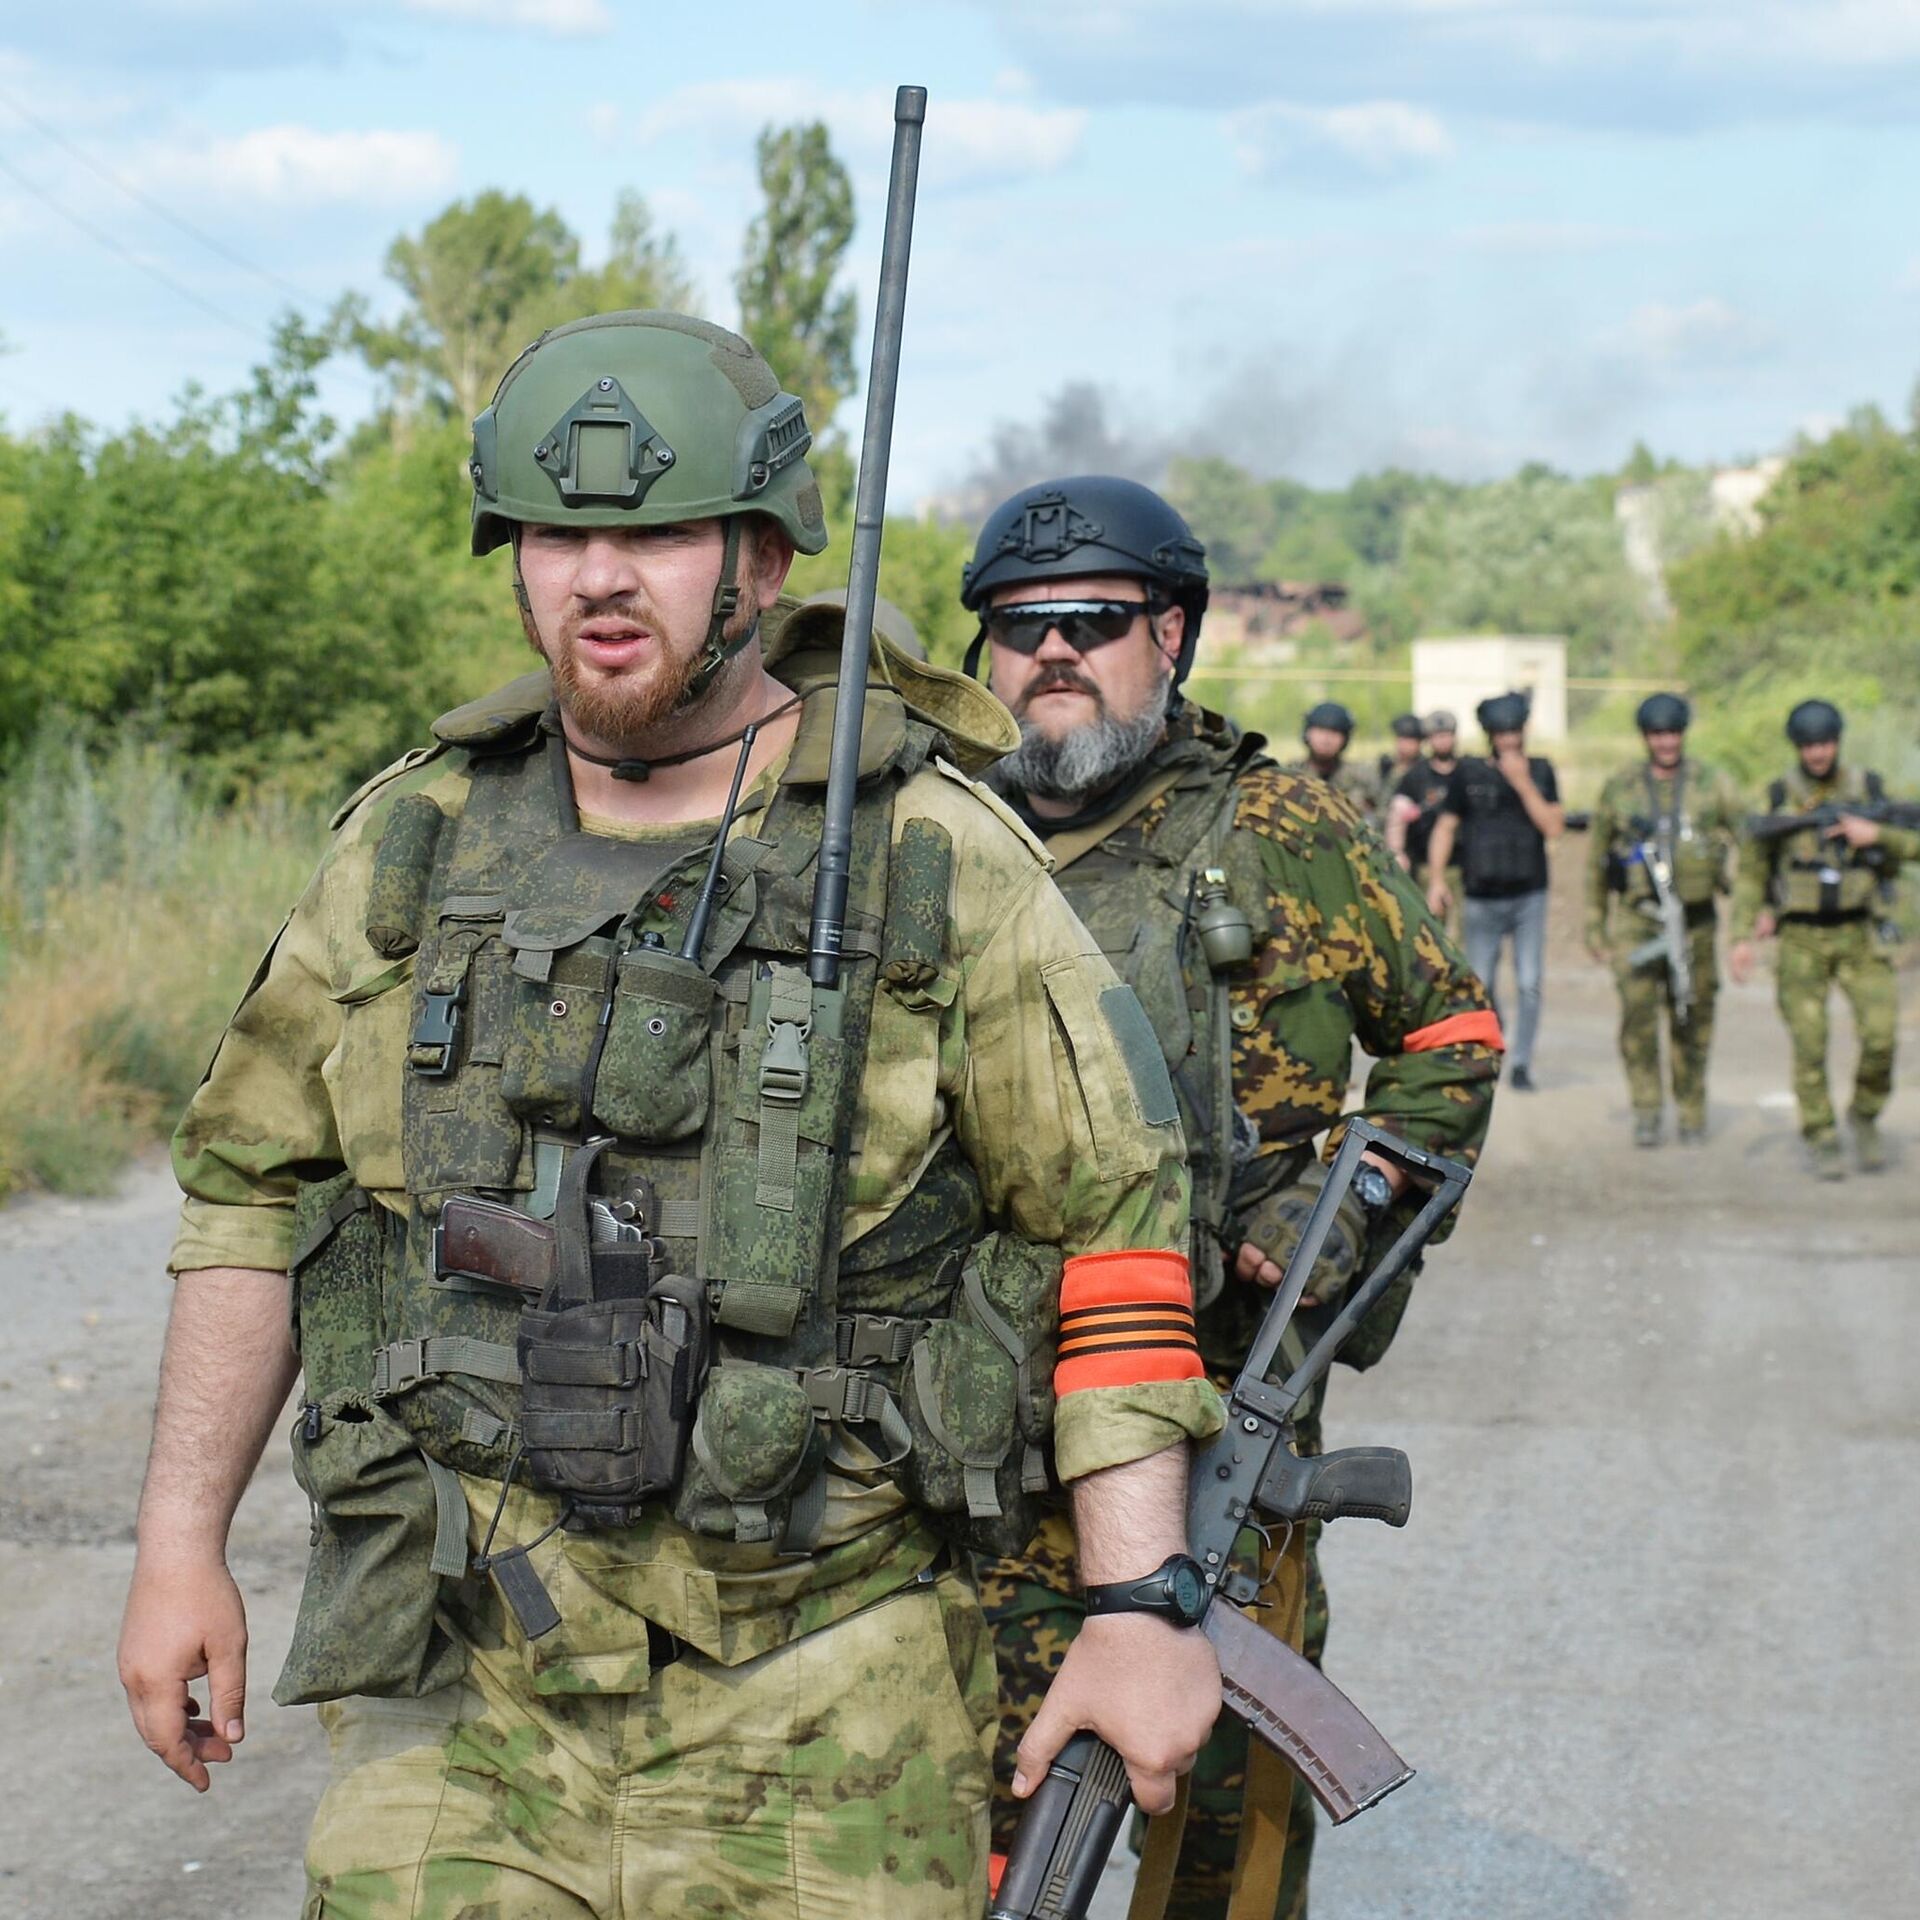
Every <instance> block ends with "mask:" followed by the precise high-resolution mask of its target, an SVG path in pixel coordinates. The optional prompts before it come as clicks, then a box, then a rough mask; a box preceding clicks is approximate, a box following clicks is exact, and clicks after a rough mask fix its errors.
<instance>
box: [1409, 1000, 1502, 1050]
mask: <svg viewBox="0 0 1920 1920" xmlns="http://www.w3.org/2000/svg"><path fill="white" fill-rule="evenodd" d="M1475 1044H1478V1045H1480V1046H1487V1047H1492V1048H1493V1049H1494V1050H1495V1051H1496V1052H1499V1053H1504V1052H1506V1050H1507V1037H1506V1035H1505V1034H1503V1033H1502V1032H1501V1031H1500V1016H1499V1015H1498V1014H1497V1013H1495V1012H1494V1010H1493V1009H1492V1008H1491V1007H1482V1008H1480V1009H1479V1010H1478V1011H1477V1012H1474V1013H1453V1014H1449V1015H1448V1016H1447V1017H1446V1019H1444V1020H1436V1021H1435V1022H1434V1023H1433V1025H1432V1026H1430V1027H1418V1028H1416V1029H1415V1030H1414V1031H1413V1032H1412V1033H1410V1034H1408V1035H1407V1037H1406V1038H1405V1039H1404V1040H1402V1041H1401V1042H1400V1051H1401V1052H1402V1053H1431V1052H1432V1051H1433V1050H1434V1048H1435V1047H1470V1046H1473V1045H1475Z"/></svg>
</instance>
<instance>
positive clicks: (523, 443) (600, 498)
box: [467, 311, 827, 697]
mask: <svg viewBox="0 0 1920 1920" xmlns="http://www.w3.org/2000/svg"><path fill="white" fill-rule="evenodd" d="M812 444H813V435H812V433H811V432H810V431H809V429H808V426H807V420H806V411H805V409H804V408H803V407H802V405H801V403H800V401H799V400H798V399H796V398H795V397H794V396H793V395H792V394H790V393H784V392H782V391H781V387H780V382H779V380H778V379H776V378H775V376H774V372H773V369H772V368H771V367H770V366H768V365H767V363H766V362H765V361H764V360H763V359H761V357H760V356H759V354H757V353H756V352H755V351H754V350H753V348H752V347H750V346H749V345H748V344H747V342H746V341H744V340H742V339H741V338H740V336H739V335H738V334H734V333H729V332H728V331H727V330H726V329H725V328H724V327H716V326H713V325H712V324H711V323H709V322H708V321H705V320H693V319H689V318H688V317H687V316H686V315H684V314H678V313H653V312H637V311H636V312H625V313H597V314H593V315H591V316H590V317H589V318H587V319H584V320H573V321H569V322H568V324H567V325H565V326H563V327H555V328H553V329H552V330H551V331H549V332H547V333H543V334H542V335H541V336H540V338H539V339H538V340H536V341H535V342H534V343H533V345H532V346H530V347H528V348H527V350H526V351H525V352H524V353H522V354H521V356H520V357H519V359H517V360H516V361H515V362H514V363H513V365H512V366H510V367H509V368H508V369H507V371H506V373H505V375H504V376H503V377H502V378H501V381H500V385H499V387H498V388H497V389H496V390H495V392H494V396H493V404H492V405H491V406H489V407H488V408H487V410H486V411H485V412H484V413H482V414H481V415H480V417H479V418H478V419H477V420H475V421H474V423H473V454H472V458H471V459H470V461H469V462H468V467H467V471H468V473H469V474H470V475H471V476H472V480H473V551H474V552H475V553H476V554H482V553H491V552H492V551H493V549H494V548H495V547H498V546H502V545H504V544H506V542H508V541H509V540H512V539H513V538H514V530H515V528H516V527H517V526H522V525H526V524H528V523H530V522H531V523H534V524H537V525H541V526H571V527H660V526H672V525H675V524H676V523H679V522H682V521H687V520H724V521H725V522H726V548H725V557H724V559H723V561H722V564H721V568H720V582H719V585H718V586H717V587H716V589H715V591H714V603H713V616H712V619H711V621H710V623H709V626H708V629H707V640H706V647H705V659H704V661H703V663H702V665H701V667H700V669H699V671H698V672H697V674H696V675H695V679H694V682H693V686H692V687H691V688H690V690H689V694H690V697H691V696H692V695H695V694H697V693H698V692H699V691H700V690H701V689H702V688H704V687H705V686H706V685H707V684H708V683H709V682H710V681H711V680H712V678H713V676H714V675H715V674H716V673H717V672H718V671H719V670H720V667H721V665H722V664H723V663H724V662H725V660H726V659H727V658H728V656H729V655H731V654H733V653H737V652H738V651H739V650H740V648H741V647H743V646H745V645H746V643H747V641H748V640H749V639H750V638H751V637H752V632H753V629H752V628H751V627H749V628H748V629H747V630H746V631H745V632H743V633H741V634H738V635H736V636H735V637H734V638H732V639H731V640H729V639H728V638H727V637H726V633H725V629H726V627H727V626H728V624H729V622H730V621H731V619H732V617H733V615H734V613H735V612H736V610H737V609H738V606H739V601H740V584H739V577H738V576H739V557H740V530H741V516H742V515H744V514H748V513H764V514H766V515H767V516H768V518H770V519H772V520H774V521H777V522H778V523H779V525H780V526H781V527H782V528H783V529H784V530H785V532H786V535H787V538H788V539H789V540H791V541H792V542H793V544H794V546H795V547H796V548H797V549H798V550H799V551H800V552H801V553H818V552H820V550H821V549H822V548H823V547H825V545H826V544H827V522H826V515H825V512H824V510H823V508H822V505H821V500H820V488H819V485H818V483H817V482H816V481H815V479H814V476H813V473H812V470H811V469H810V468H809V467H808V465H807V460H806V455H807V449H808V448H809V447H810V446H811V445H812ZM514 584H515V588H516V591H521V592H522V609H523V611H524V608H525V596H524V591H522V590H521V589H520V584H519V567H518V559H517V555H516V563H515V569H514Z"/></svg>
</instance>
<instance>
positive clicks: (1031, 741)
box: [988, 678, 1173, 800]
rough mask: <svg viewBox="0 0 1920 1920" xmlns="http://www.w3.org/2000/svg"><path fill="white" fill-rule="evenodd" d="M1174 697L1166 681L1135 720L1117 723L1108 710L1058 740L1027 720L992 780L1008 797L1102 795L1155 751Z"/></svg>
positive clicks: (991, 774)
mask: <svg viewBox="0 0 1920 1920" xmlns="http://www.w3.org/2000/svg"><path fill="white" fill-rule="evenodd" d="M1172 694H1173V681H1172V680H1171V679H1170V678H1169V679H1166V680H1163V681H1161V683H1160V686H1159V688H1158V690H1157V691H1156V692H1155V693H1154V694H1153V695H1152V696H1151V698H1149V699H1148V701H1147V704H1146V705H1145V706H1144V707H1142V708H1141V710H1140V711H1139V712H1138V713H1137V714H1135V715H1134V717H1133V718H1132V719H1131V720H1116V719H1115V718H1114V717H1113V715H1112V714H1110V713H1108V712H1106V711H1105V709H1104V708H1103V709H1102V711H1101V713H1100V716H1099V718H1098V719H1095V720H1089V721H1088V722H1087V723H1086V724H1085V725H1084V726H1078V727H1075V728H1074V729H1073V730H1072V732H1070V733H1068V734H1066V735H1064V736H1063V737H1062V738H1060V739H1058V740H1052V739H1049V738H1048V737H1047V736H1046V735H1045V734H1044V733H1042V732H1041V731H1040V729H1039V728H1038V727H1036V726H1035V725H1033V723H1032V722H1031V721H1027V720H1022V721H1021V722H1020V744H1019V745H1018V746H1017V747H1015V748H1014V750H1013V751H1012V752H1011V753H1009V754H1008V755H1007V756H1006V757H1005V758H1004V759H1002V760H999V761H996V762H995V763H994V766H993V768H992V770H991V773H990V774H989V776H988V777H989V779H990V781H991V783H992V785H993V786H994V787H996V788H998V789H999V790H1000V791H1001V792H1003V793H1006V792H1013V791H1018V792H1021V793H1030V794H1035V795H1038V797H1039V798H1040V799H1042V800H1080V799H1084V798H1086V797H1088V796H1089V795H1092V794H1097V793H1100V792H1102V791H1103V790H1104V789H1105V788H1107V787H1110V786H1112V785H1113V784H1114V782H1115V781H1117V780H1119V779H1121V778H1122V777H1123V776H1124V775H1126V774H1129V773H1131V772H1132V771H1133V769H1134V768H1135V767H1137V766H1138V765H1139V764H1140V763H1141V761H1143V760H1144V759H1145V758H1146V757H1147V755H1148V754H1150V753H1151V752H1152V751H1153V749H1154V747H1155V745H1156V744H1157V743H1158V741H1159V739H1160V733H1161V729H1162V728H1163V727H1164V726H1165V725H1166V721H1167V705H1168V702H1169V701H1170V699H1171V698H1172Z"/></svg>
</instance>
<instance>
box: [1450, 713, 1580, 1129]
mask: <svg viewBox="0 0 1920 1920" xmlns="http://www.w3.org/2000/svg"><path fill="white" fill-rule="evenodd" d="M1531 706H1532V701H1531V697H1530V696H1529V695H1527V694H1524V693H1503V694H1500V695H1498V696H1497V697H1496V698H1494V699H1492V700H1482V701H1481V702H1480V704H1479V706H1478V707H1476V708H1475V709H1474V712H1475V714H1476V716H1477V717H1478V719H1479V721H1480V724H1481V726H1482V727H1484V728H1485V729H1486V734H1487V746H1488V750H1489V752H1488V758H1486V759H1484V760H1476V759H1471V758H1469V759H1466V760H1463V761H1462V762H1461V763H1460V765H1459V767H1458V769H1457V770H1456V771H1455V772H1454V774H1453V777H1452V778H1451V779H1450V780H1449V781H1448V783H1447V795H1446V798H1445V799H1444V800H1442V801H1441V803H1440V817H1439V818H1438V819H1437V820H1436V821H1435V822H1434V827H1433V838H1432V840H1431V841H1430V842H1429V843H1428V847H1427V904H1428V905H1429V906H1430V907H1431V908H1432V909H1433V911H1434V913H1435V914H1436V915H1444V914H1445V913H1446V911H1447V909H1448V908H1449V907H1450V906H1451V905H1452V903H1453V890H1452V888H1451V887H1449V886H1448V884H1447V868H1448V867H1449V866H1450V865H1451V864H1452V862H1453V860H1454V855H1455V847H1456V844H1457V846H1458V849H1459V860H1460V869H1461V876H1462V885H1463V887H1464V889H1465V892H1466V904H1465V906H1464V908H1463V915H1464V928H1465V936H1466V949H1467V962H1468V964H1469V965H1470V966H1471V967H1472V968H1473V970H1474V972H1476V973H1477V974H1479V976H1480V977H1481V979H1482V980H1484V981H1485V982H1486V983H1487V986H1488V989H1489V990H1490V991H1491V989H1492V987H1493V980H1494V973H1495V971H1496V969H1497V968H1498V967H1499V964H1500V949H1501V947H1502V946H1503V945H1504V944H1505V943H1506V942H1507V941H1509V940H1511V941H1512V942H1513V976H1514V986H1515V988H1516V990H1517V993H1518V997H1519V1002H1520V1008H1519V1019H1518V1022H1517V1023H1516V1024H1515V1025H1513V1026H1508V1024H1507V1022H1506V1019H1505V1017H1504V1016H1503V1017H1502V1019H1501V1023H1500V1024H1501V1027H1502V1030H1503V1031H1505V1032H1506V1033H1507V1034H1508V1035H1509V1039H1508V1046H1507V1059H1508V1062H1509V1065H1508V1069H1507V1082H1508V1084H1509V1085H1510V1086H1511V1087H1512V1088H1513V1090H1514V1091H1515V1092H1516V1093H1531V1092H1532V1091H1533V1088H1534V1082H1533V1042H1534V1038H1535V1036H1536V1035H1537V1034H1538V1032H1539V1030H1540V987H1541V981H1542V978H1543V975H1544V973H1545V968H1546V953H1547V842H1548V841H1549V840H1557V839H1558V838H1559V837H1560V834H1561V833H1562V832H1563V831H1564V830H1565V827H1566V824H1567V816H1566V809H1565V808H1564V807H1562V806H1561V804H1560V784H1559V782H1558V781H1557V780H1556V779H1555V778H1554V772H1553V765H1552V762H1551V761H1547V760H1542V759H1540V758H1538V757H1537V756H1530V755H1529V754H1528V752H1527V749H1526V727H1527V714H1528V712H1529V710H1530V708H1531ZM1499 1004H1500V1003H1499V998H1498V996H1497V995H1496V996H1495V999H1494V1005H1495V1007H1496V1008H1497V1007H1498V1006H1499Z"/></svg>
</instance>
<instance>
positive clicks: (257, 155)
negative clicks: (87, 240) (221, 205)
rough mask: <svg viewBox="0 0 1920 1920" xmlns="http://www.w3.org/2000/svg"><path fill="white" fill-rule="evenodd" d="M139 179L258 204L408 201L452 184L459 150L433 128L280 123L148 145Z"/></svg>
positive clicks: (391, 204)
mask: <svg viewBox="0 0 1920 1920" xmlns="http://www.w3.org/2000/svg"><path fill="white" fill-rule="evenodd" d="M139 176H140V178H141V179H142V180H144V181H145V182H146V183H147V184H148V185H149V186H152V187H154V188H156V189H171V190H175V191H184V192H187V193H192V194H197V195H203V196H205V197H206V198H208V199H216V200H225V201H235V200H238V201H251V202H254V203H256V204H259V205H264V206H275V207H320V206H377V207H394V206H410V205H413V204H415V203H417V202H419V201H421V200H426V199H430V198H432V197H433V196H434V195H436V194H443V193H446V192H448V191H450V190H451V189H452V187H453V185H454V183H455V181H456V180H457V179H458V177H459V154H458V151H457V150H456V149H455V147H454V146H453V145H452V143H451V142H450V141H447V140H444V139H442V138H441V136H440V135H439V134H437V133H425V132H417V131H413V130H409V129H405V128H383V127H367V128H359V129H344V130H342V131H339V132H327V131H324V130H322V129H321V128H318V127H302V126H294V125H282V126H276V127H255V128H253V129H252V130H251V131H249V132H247V133H241V134H235V135H233V136H231V137H230V138H226V139H216V140H208V141H204V142H202V143H200V144H198V145H195V146H172V147H156V148H150V149H148V151H147V152H146V153H145V154H144V155H143V156H142V157H141V160H140V165H139Z"/></svg>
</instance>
